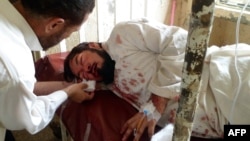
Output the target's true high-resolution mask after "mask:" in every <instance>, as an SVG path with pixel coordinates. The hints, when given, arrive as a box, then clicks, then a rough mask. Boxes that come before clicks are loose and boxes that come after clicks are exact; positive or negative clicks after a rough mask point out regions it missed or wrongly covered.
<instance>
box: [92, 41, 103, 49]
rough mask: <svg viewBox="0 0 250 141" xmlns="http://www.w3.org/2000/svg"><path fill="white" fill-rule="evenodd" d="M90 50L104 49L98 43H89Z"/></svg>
mask: <svg viewBox="0 0 250 141" xmlns="http://www.w3.org/2000/svg"><path fill="white" fill-rule="evenodd" d="M89 48H94V49H99V50H102V47H101V46H100V45H99V43H97V42H89Z"/></svg>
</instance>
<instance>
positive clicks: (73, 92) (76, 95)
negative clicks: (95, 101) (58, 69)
mask: <svg viewBox="0 0 250 141" xmlns="http://www.w3.org/2000/svg"><path fill="white" fill-rule="evenodd" d="M87 87H88V85H87V84H85V83H75V84H72V85H70V86H68V87H66V88H65V89H63V90H64V91H65V92H66V93H67V94H68V96H69V98H70V99H71V100H72V101H75V102H77V103H81V102H83V101H85V100H91V99H92V98H93V97H94V92H86V91H84V89H86V88H87Z"/></svg>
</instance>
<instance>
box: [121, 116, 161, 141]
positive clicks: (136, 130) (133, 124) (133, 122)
mask: <svg viewBox="0 0 250 141" xmlns="http://www.w3.org/2000/svg"><path fill="white" fill-rule="evenodd" d="M155 126H156V120H155V119H150V120H148V119H147V116H146V115H144V113H143V112H138V113H137V114H136V115H134V116H133V117H132V118H130V119H129V120H128V121H127V122H126V123H125V124H124V126H123V127H122V130H121V134H123V138H122V141H126V140H127V139H128V138H129V136H130V135H131V134H133V135H134V140H133V141H139V140H140V138H141V135H142V134H143V132H144V130H145V129H146V128H147V127H148V135H149V137H152V136H153V134H154V130H155Z"/></svg>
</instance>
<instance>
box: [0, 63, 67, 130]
mask: <svg viewBox="0 0 250 141" xmlns="http://www.w3.org/2000/svg"><path fill="white" fill-rule="evenodd" d="M1 65H2V64H1V63H0V68H4V67H3V66H1ZM1 74H4V73H1ZM1 76H2V75H1ZM29 82H31V81H27V80H24V79H22V78H16V79H10V77H7V76H5V77H1V87H0V92H1V93H0V122H1V124H2V125H3V126H4V127H5V128H7V129H10V130H23V129H26V130H27V131H28V132H29V133H31V134H35V133H37V132H39V131H40V130H42V129H43V128H44V127H46V126H47V124H48V123H49V122H50V121H51V119H52V118H53V116H54V114H55V111H56V109H57V108H58V107H59V105H60V104H62V103H63V102H64V101H65V100H66V99H67V94H66V93H65V92H64V91H56V92H54V93H51V94H50V95H47V96H36V95H35V94H34V93H33V89H32V85H31V83H29Z"/></svg>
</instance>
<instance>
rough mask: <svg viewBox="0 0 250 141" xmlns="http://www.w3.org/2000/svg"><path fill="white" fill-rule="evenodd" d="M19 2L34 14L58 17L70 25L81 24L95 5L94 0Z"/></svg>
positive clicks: (36, 0) (28, 0)
mask: <svg viewBox="0 0 250 141" xmlns="http://www.w3.org/2000/svg"><path fill="white" fill-rule="evenodd" d="M21 3H22V5H23V7H24V8H25V10H28V11H29V12H30V13H31V14H34V16H36V15H40V16H41V15H42V16H45V17H46V16H47V17H60V18H63V19H65V20H67V21H68V23H69V24H70V25H79V24H81V23H82V22H83V19H84V17H85V15H86V14H88V13H91V12H92V11H93V9H94V7H95V0H21Z"/></svg>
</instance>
